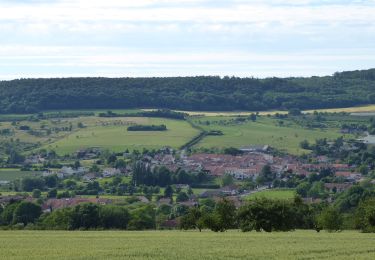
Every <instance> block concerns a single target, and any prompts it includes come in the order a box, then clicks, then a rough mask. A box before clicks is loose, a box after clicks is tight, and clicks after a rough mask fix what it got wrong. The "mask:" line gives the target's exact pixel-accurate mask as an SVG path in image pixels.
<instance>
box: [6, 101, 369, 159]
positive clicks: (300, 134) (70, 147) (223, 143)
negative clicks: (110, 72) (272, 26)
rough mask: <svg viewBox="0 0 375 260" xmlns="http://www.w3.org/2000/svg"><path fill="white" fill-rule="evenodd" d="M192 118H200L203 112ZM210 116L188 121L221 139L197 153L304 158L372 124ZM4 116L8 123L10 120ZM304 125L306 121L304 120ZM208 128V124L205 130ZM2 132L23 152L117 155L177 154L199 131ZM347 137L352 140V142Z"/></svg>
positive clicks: (63, 128)
mask: <svg viewBox="0 0 375 260" xmlns="http://www.w3.org/2000/svg"><path fill="white" fill-rule="evenodd" d="M371 109H375V106H366V107H358V108H350V111H371ZM137 111H139V110H134V111H133V110H114V112H118V113H125V112H126V113H131V112H137ZM322 111H323V110H322ZM326 111H331V110H326ZM337 111H339V109H338V110H337ZM345 111H349V108H346V110H345ZM72 112H80V111H72ZM81 112H85V111H81ZM86 112H87V111H86ZM91 112H93V113H96V114H97V113H99V112H103V111H100V110H92V111H91ZM274 112H276V111H274ZM284 112H285V111H284ZM332 112H336V110H335V111H333V110H332ZM46 113H47V112H46ZM50 113H52V112H50ZM192 113H193V112H192ZM194 113H197V114H202V113H204V112H194ZM210 113H211V114H209V115H208V116H194V117H192V118H191V119H190V120H191V121H192V122H193V123H194V124H195V125H197V126H198V127H200V128H202V129H204V130H207V131H210V130H220V131H222V133H223V135H221V136H207V137H205V138H204V139H203V140H202V141H201V142H199V143H198V144H196V145H195V148H218V149H221V148H225V147H241V146H246V145H266V144H267V145H270V146H272V147H275V148H277V149H279V150H283V151H285V152H288V153H292V154H296V155H300V154H303V153H308V152H309V151H306V150H303V149H301V148H300V142H301V141H303V140H307V141H309V142H311V143H314V142H315V140H316V139H319V138H327V139H329V140H332V139H336V138H337V137H340V136H342V134H341V133H340V127H341V123H342V122H345V123H366V122H367V121H368V118H367V117H359V116H356V117H355V116H349V115H339V114H337V115H330V116H327V117H326V119H325V121H324V124H328V127H325V128H308V127H306V126H302V125H300V124H298V123H296V122H295V121H293V120H292V119H277V118H275V117H269V116H260V117H258V119H257V120H256V122H252V121H250V120H247V121H245V122H234V121H235V120H236V118H237V116H233V115H234V114H242V115H243V116H244V115H246V114H249V112H244V113H236V112H231V113H232V114H231V113H226V112H225V113H216V114H215V113H214V112H210ZM229 115H231V116H229ZM4 116H5V117H6V115H3V117H4ZM310 117H312V116H310ZM237 119H238V118H237ZM366 120H367V121H366ZM306 121H308V120H306V119H305V122H306ZM207 122H209V123H208V124H207ZM281 123H283V124H281ZM79 124H83V127H82V125H81V127H79V126H78V125H79ZM134 124H141V125H152V124H154V125H161V124H165V125H166V126H167V129H168V130H167V131H137V132H128V131H127V127H128V126H130V125H134ZM21 126H28V127H30V129H31V130H30V131H25V130H20V127H21ZM67 129H70V130H67ZM2 130H10V133H9V134H2V135H0V142H1V141H9V140H17V141H19V142H20V143H21V144H22V145H21V146H20V147H22V149H23V150H24V151H33V150H35V149H40V148H46V149H53V150H55V151H56V152H57V153H59V154H61V155H63V154H68V153H72V152H75V151H76V150H78V149H80V148H87V147H100V148H104V149H109V150H112V151H115V152H120V151H124V150H125V149H129V150H133V149H137V150H142V149H143V148H147V149H158V148H161V147H163V146H170V147H173V148H179V147H181V146H182V145H183V144H185V143H187V142H188V141H190V140H191V139H192V138H193V137H195V136H197V135H198V133H199V130H197V129H195V128H193V127H192V126H191V125H190V124H189V123H188V122H186V121H182V120H172V119H164V118H147V117H114V118H104V117H98V116H80V117H74V118H52V119H43V120H38V121H27V120H23V121H19V122H16V124H14V122H13V123H12V122H11V121H2V122H0V131H2ZM349 137H351V138H353V137H354V136H349ZM355 138H358V137H355Z"/></svg>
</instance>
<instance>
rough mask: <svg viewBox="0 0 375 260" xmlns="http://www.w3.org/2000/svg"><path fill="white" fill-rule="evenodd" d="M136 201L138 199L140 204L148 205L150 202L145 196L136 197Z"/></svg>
mask: <svg viewBox="0 0 375 260" xmlns="http://www.w3.org/2000/svg"><path fill="white" fill-rule="evenodd" d="M137 199H139V201H140V202H142V203H150V200H149V199H148V198H146V197H145V196H137Z"/></svg>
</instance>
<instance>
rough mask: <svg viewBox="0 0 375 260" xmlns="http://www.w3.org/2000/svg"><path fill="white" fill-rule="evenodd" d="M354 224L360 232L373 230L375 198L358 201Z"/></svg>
mask: <svg viewBox="0 0 375 260" xmlns="http://www.w3.org/2000/svg"><path fill="white" fill-rule="evenodd" d="M355 224H356V228H358V229H360V230H361V231H362V232H375V198H369V199H366V200H364V201H361V202H360V204H359V206H358V208H357V210H356V213H355Z"/></svg>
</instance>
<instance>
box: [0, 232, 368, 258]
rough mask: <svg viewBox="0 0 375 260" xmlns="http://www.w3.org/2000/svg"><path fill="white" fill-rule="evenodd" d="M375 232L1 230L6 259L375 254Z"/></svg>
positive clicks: (0, 240)
mask: <svg viewBox="0 0 375 260" xmlns="http://www.w3.org/2000/svg"><path fill="white" fill-rule="evenodd" d="M374 244H375V236H374V234H361V233H358V232H354V231H353V232H351V231H350V232H341V233H326V232H320V233H316V232H315V231H296V232H288V233H241V232H239V231H229V232H225V233H213V232H210V231H204V232H202V233H199V232H197V231H189V232H182V231H145V232H128V231H127V232H120V231H102V232H101V231H93V232H90V231H87V232H84V231H76V232H65V231H0V252H1V254H0V259H38V260H39V259H163V260H164V259H375V247H374Z"/></svg>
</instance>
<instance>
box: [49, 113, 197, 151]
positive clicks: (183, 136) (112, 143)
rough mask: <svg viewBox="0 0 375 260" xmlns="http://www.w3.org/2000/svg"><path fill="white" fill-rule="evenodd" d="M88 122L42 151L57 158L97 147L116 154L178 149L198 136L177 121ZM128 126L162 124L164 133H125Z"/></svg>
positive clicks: (116, 120) (97, 119)
mask: <svg viewBox="0 0 375 260" xmlns="http://www.w3.org/2000/svg"><path fill="white" fill-rule="evenodd" d="M90 120H91V121H87V120H86V121H83V124H85V125H86V126H87V127H86V128H83V129H80V130H78V131H75V132H73V133H71V134H69V135H67V136H65V137H63V138H62V139H60V140H58V141H57V142H54V143H52V144H49V145H47V146H45V148H51V149H55V150H56V152H57V153H59V154H67V153H72V152H75V151H76V150H78V149H80V148H87V147H101V148H104V149H109V150H112V151H116V152H120V151H124V150H125V149H129V150H134V149H137V150H142V149H143V148H147V149H158V148H161V147H163V146H170V147H173V148H179V147H180V146H182V145H183V144H184V143H186V142H188V141H189V140H190V139H191V138H193V137H194V136H196V135H197V134H198V130H196V129H194V128H192V127H191V126H190V125H189V123H188V122H186V121H179V120H171V119H161V118H136V117H134V118H113V119H107V118H106V119H100V118H96V117H92V118H90ZM93 120H95V122H93ZM119 123H122V125H120V124H119ZM132 123H136V124H143V125H152V124H154V125H161V124H165V125H166V126H167V129H168V130H167V131H138V132H137V131H136V132H128V131H127V130H126V129H127V125H128V124H132Z"/></svg>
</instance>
